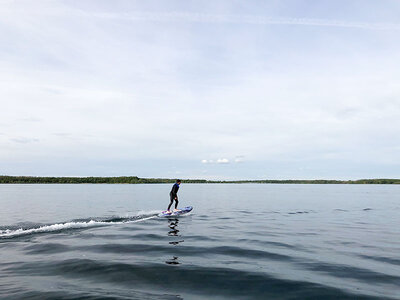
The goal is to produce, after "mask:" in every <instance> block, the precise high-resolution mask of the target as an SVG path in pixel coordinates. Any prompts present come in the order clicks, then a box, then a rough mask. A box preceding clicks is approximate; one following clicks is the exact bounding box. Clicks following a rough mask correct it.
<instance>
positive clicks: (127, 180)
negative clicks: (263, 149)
mask: <svg viewBox="0 0 400 300" xmlns="http://www.w3.org/2000/svg"><path fill="white" fill-rule="evenodd" d="M175 180H176V179H168V178H139V177H137V176H120V177H36V176H5V175H3V176H0V184H1V183H12V184H18V183H25V184H35V183H42V184H43V183H58V184H68V183H74V184H79V183H93V184H96V183H107V184H143V183H174V182H175ZM182 181H183V182H184V183H264V184H265V183H278V184H400V179H359V180H324V179H318V180H233V181H232V180H229V181H225V180H205V179H184V180H182Z"/></svg>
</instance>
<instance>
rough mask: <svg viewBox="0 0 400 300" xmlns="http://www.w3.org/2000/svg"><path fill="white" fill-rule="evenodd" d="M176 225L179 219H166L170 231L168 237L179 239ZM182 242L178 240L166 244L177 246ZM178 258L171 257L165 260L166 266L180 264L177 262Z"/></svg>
mask: <svg viewBox="0 0 400 300" xmlns="http://www.w3.org/2000/svg"><path fill="white" fill-rule="evenodd" d="M178 223H179V219H177V218H170V219H168V228H169V229H170V230H169V231H168V236H170V237H172V238H175V237H179V236H180V234H179V230H178V228H177V227H178ZM182 242H184V240H179V241H170V242H168V244H170V245H174V246H176V245H178V244H179V243H182ZM178 258H179V257H178V256H175V255H174V256H172V259H169V260H167V261H166V262H165V263H166V264H168V265H179V264H180V262H179V261H178Z"/></svg>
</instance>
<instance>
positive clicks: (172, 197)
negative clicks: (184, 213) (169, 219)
mask: <svg viewBox="0 0 400 300" xmlns="http://www.w3.org/2000/svg"><path fill="white" fill-rule="evenodd" d="M178 190H179V184H177V183H175V184H174V185H173V186H172V189H171V192H170V193H169V197H170V200H171V202H170V203H169V205H168V210H169V209H170V208H171V205H172V203H173V202H174V200H175V209H177V208H178V202H179V201H178Z"/></svg>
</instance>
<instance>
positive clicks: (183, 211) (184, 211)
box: [158, 206, 193, 217]
mask: <svg viewBox="0 0 400 300" xmlns="http://www.w3.org/2000/svg"><path fill="white" fill-rule="evenodd" d="M192 209H193V207H192V206H186V207H185V208H182V209H180V210H178V211H171V212H168V211H167V210H164V211H162V212H160V213H159V214H158V216H159V217H176V216H180V215H184V214H187V213H189V212H191V211H192Z"/></svg>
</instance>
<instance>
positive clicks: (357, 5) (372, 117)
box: [0, 0, 400, 179]
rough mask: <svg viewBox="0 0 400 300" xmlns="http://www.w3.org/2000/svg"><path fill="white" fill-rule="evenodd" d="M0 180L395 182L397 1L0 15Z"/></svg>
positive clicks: (85, 5) (57, 8) (137, 5)
mask: <svg viewBox="0 0 400 300" xmlns="http://www.w3.org/2000/svg"><path fill="white" fill-rule="evenodd" d="M0 101H1V110H0V174H7V175H38V176H43V175H50V176H125V175H134V176H139V177H168V178H176V177H181V178H207V179H208V178H212V179H259V178H265V179H267V178H268V179H288V178H294V179H299V178H304V179H312V178H332V179H357V178H383V177H390V178H399V177H400V1H398V0H379V1H376V0H374V1H371V0H335V1H331V0H318V1H316V0H270V1H264V0H261V1H247V0H246V1H235V0H230V1H223V0H219V1H200V0H198V1H188V0H182V1H162V0H160V1H153V0H149V1H131V0H129V1H128V0H127V1H106V0H104V1H102V0H93V1H90V0H85V1H80V0H79V1H78V0H76V1H75V0H68V1H44V0H38V1H30V0H25V1H22V0H21V1H18V0H15V1H13V0H2V1H1V2H0Z"/></svg>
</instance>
